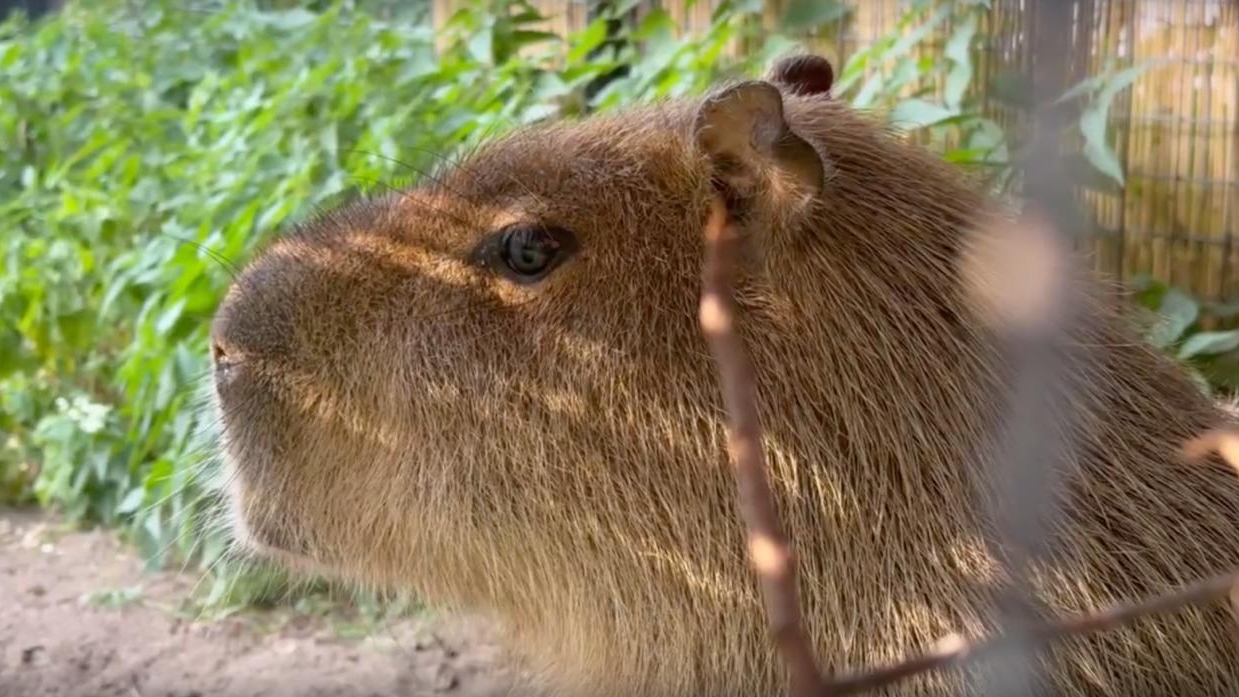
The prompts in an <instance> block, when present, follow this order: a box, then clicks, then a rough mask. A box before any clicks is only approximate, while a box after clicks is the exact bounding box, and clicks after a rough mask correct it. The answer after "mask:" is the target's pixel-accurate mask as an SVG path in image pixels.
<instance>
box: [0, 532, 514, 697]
mask: <svg viewBox="0 0 1239 697" xmlns="http://www.w3.org/2000/svg"><path fill="white" fill-rule="evenodd" d="M197 580H198V578H197V577H196V576H193V575H190V574H174V573H158V574H155V573H150V572H145V571H143V570H142V566H141V562H140V560H138V559H137V558H136V557H135V555H134V554H133V553H132V552H130V551H128V550H126V549H125V548H123V547H122V546H121V545H120V544H119V543H118V541H117V539H116V538H115V536H114V535H112V534H110V533H107V532H101V531H90V532H65V531H64V528H63V526H61V525H60V524H59V522H58V521H56V520H55V519H54V518H50V517H48V516H46V515H44V514H40V513H31V512H26V511H13V510H5V509H2V508H0V697H251V696H252V697H259V696H260V695H261V696H270V697H294V696H296V697H414V696H421V695H436V696H439V695H448V696H455V697H492V696H495V695H501V694H505V689H504V688H505V685H506V681H505V679H504V670H503V669H502V668H501V667H500V666H501V664H502V662H501V659H500V651H499V649H498V647H497V645H496V644H495V643H494V641H493V634H492V633H491V631H490V629H489V627H487V626H486V625H485V624H484V623H482V622H480V621H471V620H453V621H451V622H448V621H443V620H436V619H433V618H431V617H430V616H429V615H428V616H427V617H426V618H421V619H418V618H414V619H408V620H404V619H402V620H399V621H392V622H387V623H385V624H383V625H382V626H378V627H376V628H372V629H373V631H368V633H367V635H366V636H364V637H360V638H356V639H353V638H348V633H346V632H341V631H339V627H340V626H341V624H340V622H342V621H343V620H341V619H340V618H338V617H333V616H332V615H331V613H330V612H327V613H323V612H314V613H298V612H294V611H292V610H290V609H284V610H277V611H269V612H261V613H259V612H250V613H245V614H237V615H232V616H230V617H228V618H226V619H222V620H212V621H204V620H200V619H196V618H195V616H193V613H190V615H189V616H188V617H184V616H178V615H184V614H185V613H177V612H175V609H176V608H177V607H179V606H181V605H182V604H183V600H184V599H185V598H186V597H188V594H189V592H190V591H191V590H192V588H193V586H194V584H195V583H196V582H197ZM109 599H110V601H109ZM341 612H343V610H341Z"/></svg>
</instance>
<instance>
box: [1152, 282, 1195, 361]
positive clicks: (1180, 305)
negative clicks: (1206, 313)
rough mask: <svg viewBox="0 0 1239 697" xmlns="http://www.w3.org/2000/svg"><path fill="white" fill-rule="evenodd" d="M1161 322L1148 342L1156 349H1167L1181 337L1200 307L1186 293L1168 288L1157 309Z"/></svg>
mask: <svg viewBox="0 0 1239 697" xmlns="http://www.w3.org/2000/svg"><path fill="white" fill-rule="evenodd" d="M1158 314H1159V315H1160V316H1161V322H1160V323H1159V324H1158V326H1157V327H1156V328H1154V330H1153V331H1152V333H1151V334H1150V336H1149V341H1150V342H1151V343H1152V344H1153V345H1154V346H1156V347H1157V348H1163V349H1164V348H1167V347H1169V346H1170V345H1171V344H1173V343H1174V342H1176V341H1178V340H1179V337H1181V336H1183V333H1184V332H1186V331H1187V329H1188V328H1189V327H1191V326H1192V324H1193V323H1194V322H1195V321H1196V318H1197V317H1198V316H1199V314H1200V305H1199V304H1197V302H1196V301H1195V300H1193V299H1192V298H1191V297H1190V296H1188V295H1187V294H1186V293H1184V292H1182V291H1180V290H1177V289H1174V288H1170V289H1167V290H1166V292H1165V294H1164V295H1163V296H1162V302H1161V306H1160V307H1158Z"/></svg>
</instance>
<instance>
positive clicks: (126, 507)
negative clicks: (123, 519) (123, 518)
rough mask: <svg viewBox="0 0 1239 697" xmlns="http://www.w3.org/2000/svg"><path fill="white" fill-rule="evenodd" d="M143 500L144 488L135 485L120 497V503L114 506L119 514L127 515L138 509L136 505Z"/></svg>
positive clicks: (144, 496) (144, 498)
mask: <svg viewBox="0 0 1239 697" xmlns="http://www.w3.org/2000/svg"><path fill="white" fill-rule="evenodd" d="M145 500H146V489H145V488H143V487H136V488H134V489H133V490H132V491H130V492H129V493H128V494H126V495H125V498H123V499H121V502H120V504H118V505H117V506H116V512H117V513H118V514H120V515H128V514H130V513H133V512H134V511H136V510H138V507H139V506H141V505H142V502H143V501H145Z"/></svg>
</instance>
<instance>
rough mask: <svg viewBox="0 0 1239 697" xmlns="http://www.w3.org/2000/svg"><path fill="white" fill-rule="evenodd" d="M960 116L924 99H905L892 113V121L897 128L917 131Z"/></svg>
mask: <svg viewBox="0 0 1239 697" xmlns="http://www.w3.org/2000/svg"><path fill="white" fill-rule="evenodd" d="M956 116H958V114H957V112H955V111H953V110H951V109H948V108H946V107H944V106H942V105H940V104H934V103H932V102H928V101H926V100H924V99H905V100H903V101H902V102H900V103H899V104H898V105H897V106H896V107H895V109H894V110H893V111H892V112H891V115H890V120H891V122H892V123H894V124H895V125H897V126H900V127H902V128H906V129H908V130H916V129H918V128H924V127H926V126H932V125H934V124H936V123H941V122H943V121H946V120H947V119H950V118H954V117H956Z"/></svg>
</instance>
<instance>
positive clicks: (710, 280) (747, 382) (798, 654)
mask: <svg viewBox="0 0 1239 697" xmlns="http://www.w3.org/2000/svg"><path fill="white" fill-rule="evenodd" d="M737 237H738V236H737V231H736V227H735V223H734V221H732V220H731V219H730V218H729V214H728V211H727V208H726V205H725V204H724V202H723V200H722V198H721V196H715V198H714V200H713V201H712V205H711V209H710V218H709V221H708V222H707V223H706V230H705V242H706V253H705V271H704V278H703V284H702V293H701V307H700V321H701V329H702V332H703V333H704V334H705V337H706V340H707V341H708V342H709V344H710V351H711V352H712V353H713V355H714V361H715V364H716V368H717V371H718V375H719V382H720V384H721V386H722V390H723V402H724V404H725V406H726V409H727V415H728V433H727V446H728V451H729V452H730V455H731V463H732V467H733V468H734V470H735V476H736V486H737V489H738V491H739V499H740V512H741V515H742V516H743V518H744V523H745V526H746V528H747V530H748V552H749V559H750V560H751V561H752V563H753V567H754V568H755V569H756V570H757V574H758V576H759V577H760V579H761V585H762V591H763V596H764V598H765V603H766V613H767V616H768V619H769V622H770V630H771V633H772V634H773V635H774V638H775V642H776V643H777V645H778V648H779V651H780V652H781V654H782V656H783V659H784V661H785V662H786V664H787V670H788V677H789V683H790V686H791V690H790V691H791V695H792V696H793V697H815V696H820V697H825V696H826V695H830V694H831V693H832V691H831V690H829V689H828V688H827V686H826V684H825V683H824V681H823V679H822V674H821V673H820V672H819V670H818V667H817V662H816V659H814V657H813V651H812V649H811V648H810V645H809V640H808V637H807V636H806V635H805V632H804V628H803V625H802V623H801V611H800V601H799V598H798V594H797V592H796V565H795V558H794V556H793V554H792V550H791V546H790V545H789V544H788V542H787V539H786V538H785V537H784V536H783V533H782V531H781V529H780V527H781V526H780V525H779V519H778V514H777V512H776V511H775V508H774V499H773V496H772V495H771V492H770V483H769V481H768V479H767V474H766V458H765V452H764V449H763V447H762V429H761V419H760V416H759V415H758V412H757V394H756V381H755V379H754V377H753V366H752V363H751V362H750V360H749V357H748V355H747V352H746V351H745V348H744V343H743V341H742V339H741V338H740V336H739V333H738V332H737V331H736V326H735V324H736V321H735V318H736V311H735V306H736V302H735V293H734V289H733V284H732V277H733V276H734V274H735V255H736V246H737V243H738V239H737Z"/></svg>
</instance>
